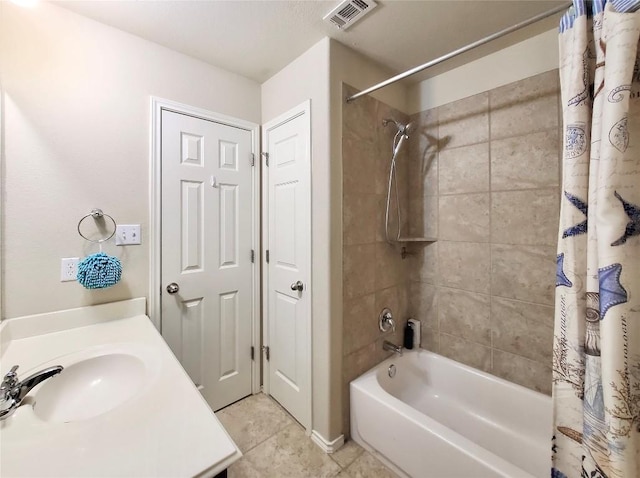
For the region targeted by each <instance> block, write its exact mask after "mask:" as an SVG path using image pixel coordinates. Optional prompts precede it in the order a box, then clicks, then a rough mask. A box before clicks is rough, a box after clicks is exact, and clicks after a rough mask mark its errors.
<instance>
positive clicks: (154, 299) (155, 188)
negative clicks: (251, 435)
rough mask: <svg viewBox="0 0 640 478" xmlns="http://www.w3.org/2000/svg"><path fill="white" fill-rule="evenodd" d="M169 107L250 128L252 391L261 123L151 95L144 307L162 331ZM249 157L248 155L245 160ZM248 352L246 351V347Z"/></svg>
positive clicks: (256, 368) (255, 382) (258, 363)
mask: <svg viewBox="0 0 640 478" xmlns="http://www.w3.org/2000/svg"><path fill="white" fill-rule="evenodd" d="M163 111H171V112H174V113H179V114H183V115H186V116H192V117H194V118H200V119H203V120H207V121H213V122H216V123H220V124H224V125H227V126H233V127H235V128H240V129H243V130H246V131H249V132H251V153H252V154H253V157H254V166H253V167H252V189H251V192H252V194H253V207H252V216H253V217H252V227H251V229H252V238H251V247H252V249H253V250H254V251H255V253H256V259H255V261H254V262H253V269H252V297H253V307H252V308H251V345H252V347H254V350H255V351H256V353H255V354H254V360H252V361H251V393H258V392H259V391H260V370H261V369H262V354H261V353H259V350H260V311H261V305H260V293H261V289H260V276H261V262H260V260H259V255H260V254H259V252H260V250H261V237H260V217H261V214H260V196H261V192H260V186H261V183H260V177H261V161H260V160H259V156H260V125H258V124H257V123H253V122H251V121H245V120H242V119H238V118H234V117H232V116H227V115H222V114H220V113H215V112H213V111H209V110H205V109H202V108H198V107H195V106H190V105H186V104H183V103H178V102H176V101H171V100H166V99H163V98H159V97H156V96H151V134H150V140H151V144H150V148H149V150H150V161H149V165H150V169H149V301H148V304H147V311H148V314H149V317H150V318H151V322H152V323H153V325H154V326H155V327H156V329H158V332H160V333H162V305H161V290H162V289H161V288H162V282H161V280H162V261H161V253H162V244H161V242H162V207H161V205H162V182H161V181H162V148H161V143H162V129H161V126H162V123H161V120H162V112H163ZM248 160H249V158H247V161H248ZM247 353H248V351H247Z"/></svg>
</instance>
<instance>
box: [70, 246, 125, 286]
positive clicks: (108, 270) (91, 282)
mask: <svg viewBox="0 0 640 478" xmlns="http://www.w3.org/2000/svg"><path fill="white" fill-rule="evenodd" d="M121 277H122V265H121V264H120V260H119V259H118V258H117V257H113V256H109V255H107V254H105V253H104V252H98V253H97V254H91V255H90V256H87V257H85V258H84V259H82V260H81V261H80V262H79V263H78V276H77V280H78V282H79V283H80V284H82V286H83V287H84V288H85V289H104V288H106V287H111V286H112V285H114V284H117V283H118V281H119V280H120V278H121Z"/></svg>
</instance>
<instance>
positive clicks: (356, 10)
mask: <svg viewBox="0 0 640 478" xmlns="http://www.w3.org/2000/svg"><path fill="white" fill-rule="evenodd" d="M377 6H378V4H377V3H376V2H374V1H373V0H347V1H345V2H342V3H341V4H340V5H338V6H337V7H336V8H334V9H333V10H331V11H330V12H329V13H328V14H327V15H325V17H324V18H323V20H324V21H325V22H327V23H330V24H331V25H333V26H334V27H337V28H339V29H340V30H346V29H347V28H349V27H350V26H351V25H353V24H354V23H355V22H357V21H358V20H360V19H361V18H362V17H364V16H365V15H366V14H367V13H369V12H370V11H371V10H373V9H374V8H376V7H377Z"/></svg>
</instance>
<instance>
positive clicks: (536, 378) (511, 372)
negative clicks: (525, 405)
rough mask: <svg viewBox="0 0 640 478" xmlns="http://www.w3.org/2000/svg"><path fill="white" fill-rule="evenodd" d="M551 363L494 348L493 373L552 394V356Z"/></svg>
mask: <svg viewBox="0 0 640 478" xmlns="http://www.w3.org/2000/svg"><path fill="white" fill-rule="evenodd" d="M548 363H549V365H547V364H544V363H539V362H535V361H533V360H529V359H527V358H524V357H520V356H519V355H514V354H510V353H508V352H502V351H501V350H496V349H493V374H494V375H497V376H498V377H501V378H504V379H505V380H509V381H510V382H513V383H517V384H519V385H522V386H523V387H527V388H530V389H532V390H536V391H538V392H542V393H546V394H547V395H551V380H552V378H551V357H549V361H548Z"/></svg>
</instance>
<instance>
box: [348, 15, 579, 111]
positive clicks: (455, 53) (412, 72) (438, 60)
mask: <svg viewBox="0 0 640 478" xmlns="http://www.w3.org/2000/svg"><path fill="white" fill-rule="evenodd" d="M571 5H573V2H568V3H565V4H563V5H560V6H558V7H556V8H552V9H551V10H548V11H546V12H543V13H540V14H539V15H536V16H535V17H531V18H529V19H528V20H525V21H523V22H520V23H517V24H515V25H513V26H511V27H509V28H505V29H504V30H500V31H499V32H496V33H494V34H492V35H489V36H487V37H484V38H482V39H481V40H478V41H475V42H473V43H470V44H468V45H466V46H464V47H462V48H458V49H457V50H455V51H452V52H451V53H447V54H446V55H443V56H441V57H440V58H436V59H435V60H431V61H428V62H427V63H424V64H422V65H419V66H416V67H415V68H411V69H410V70H407V71H405V72H404V73H400V74H399V75H396V76H394V77H392V78H389V79H388V80H385V81H383V82H381V83H378V84H377V85H373V86H372V87H370V88H367V89H366V90H363V91H361V92H359V93H356V94H355V95H352V96H349V97H347V103H351V102H352V101H354V100H357V99H358V98H360V97H361V96H364V95H368V94H369V93H372V92H374V91H376V90H379V89H380V88H384V87H385V86H388V85H391V84H393V83H395V82H397V81H400V80H404V79H405V78H407V77H409V76H411V75H415V74H416V73H419V72H421V71H422V70H426V69H427V68H431V67H432V66H435V65H437V64H438V63H442V62H443V61H446V60H449V59H450V58H453V57H454V56H458V55H460V54H462V53H465V52H467V51H469V50H472V49H474V48H476V47H479V46H480V45H484V44H485V43H489V42H490V41H493V40H495V39H497V38H500V37H503V36H505V35H508V34H509V33H512V32H515V31H516V30H520V29H521V28H524V27H527V26H529V25H531V24H533V23H536V22H539V21H540V20H543V19H545V18H547V17H550V16H552V15H555V14H556V13H560V12H562V11H564V10H566V9H567V8H569V7H570V6H571Z"/></svg>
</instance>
